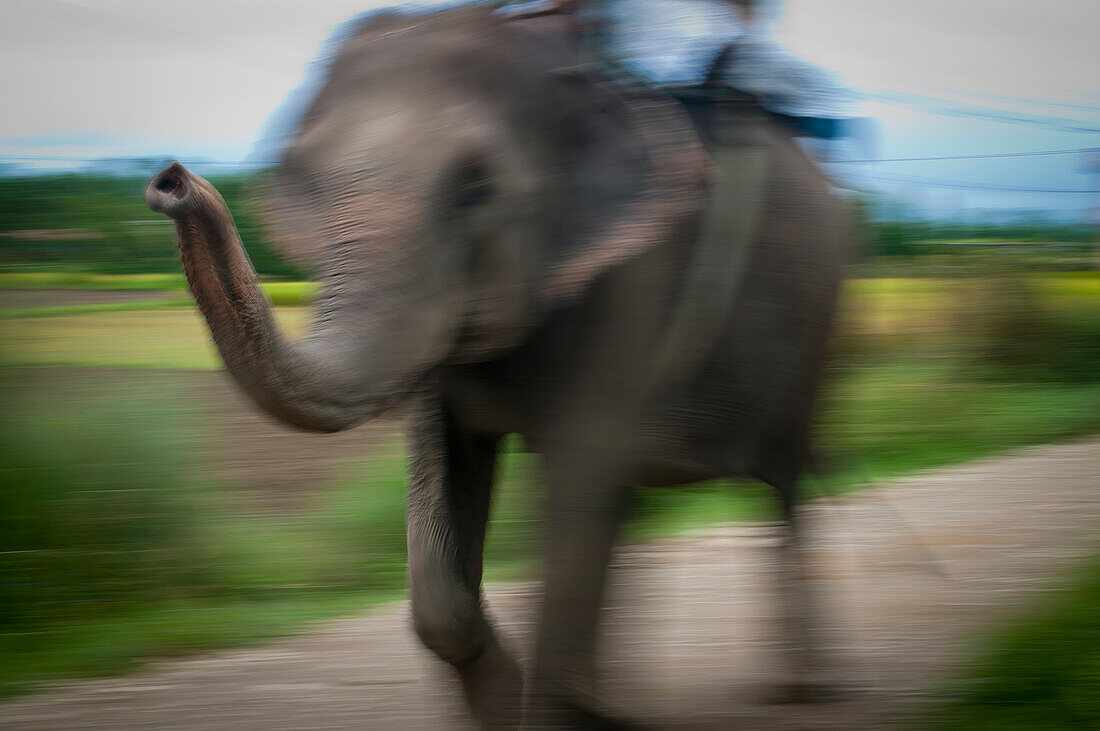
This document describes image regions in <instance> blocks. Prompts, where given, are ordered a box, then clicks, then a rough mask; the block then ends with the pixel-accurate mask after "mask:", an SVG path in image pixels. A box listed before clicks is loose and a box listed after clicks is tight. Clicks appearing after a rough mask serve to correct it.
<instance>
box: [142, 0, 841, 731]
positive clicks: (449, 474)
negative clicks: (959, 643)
mask: <svg viewBox="0 0 1100 731" xmlns="http://www.w3.org/2000/svg"><path fill="white" fill-rule="evenodd" d="M544 25H546V21H541V22H535V21H524V22H523V23H521V24H516V23H514V22H513V23H510V24H504V23H502V22H499V21H497V20H495V19H490V18H489V17H488V16H487V15H484V14H482V13H481V12H480V11H476V10H468V9H467V10H459V11H450V12H448V13H443V14H440V15H439V16H433V17H431V18H420V19H411V20H410V19H409V18H401V17H396V16H384V17H381V18H377V19H375V20H373V21H371V22H369V23H367V24H366V25H365V26H364V27H363V28H362V29H360V31H359V33H358V34H357V35H356V36H355V37H354V38H353V39H352V40H351V41H349V42H348V44H347V45H346V46H345V47H344V49H343V50H342V51H341V53H340V55H339V57H338V59H337V60H336V62H335V64H334V66H333V69H332V72H331V76H330V79H329V81H328V82H327V85H326V86H325V88H324V89H323V90H322V91H321V93H320V95H319V97H318V99H317V101H316V103H315V104H314V106H313V108H312V109H311V111H310V112H309V113H308V115H307V116H306V118H305V120H304V121H303V123H302V126H301V128H300V130H299V131H298V133H297V136H296V138H295V140H294V142H293V144H292V146H291V148H290V150H289V152H288V154H287V159H286V163H285V165H284V166H283V168H282V169H281V171H280V174H279V182H278V184H277V186H276V188H275V190H274V192H273V194H272V199H271V201H270V206H269V208H270V210H271V211H272V212H273V217H274V226H275V230H276V233H277V234H278V235H279V237H280V241H281V243H282V244H283V246H284V247H285V248H286V249H287V250H289V251H292V252H294V253H296V254H298V255H300V256H302V257H304V258H307V259H309V260H311V261H314V262H316V263H317V265H318V267H319V269H320V274H321V275H322V277H323V283H324V286H323V290H322V294H321V296H320V300H319V302H318V305H317V314H316V319H315V322H314V324H313V328H312V331H311V333H310V334H309V335H308V337H306V338H305V339H304V340H302V341H298V342H291V341H288V340H287V339H285V338H284V337H283V336H282V335H281V334H280V332H279V330H278V328H277V327H276V325H275V322H274V320H273V317H272V314H271V308H270V306H269V304H268V302H267V300H266V298H265V296H264V295H263V293H262V291H261V289H260V287H259V282H258V280H257V277H256V275H255V272H254V270H253V268H252V266H251V264H250V263H249V260H248V257H247V255H246V253H245V251H244V248H243V247H242V245H241V242H240V239H239V238H238V235H237V232H236V228H235V226H234V224H233V220H232V217H231V215H230V212H229V210H228V209H227V208H226V206H225V203H224V201H223V200H222V199H221V197H220V196H219V195H218V193H217V191H216V190H215V189H214V188H213V187H212V186H211V185H210V184H209V183H207V182H206V181H205V180H203V179H201V178H199V177H196V176H194V175H191V174H190V173H188V172H187V171H186V170H184V169H183V168H182V167H181V166H179V165H178V164H177V165H174V166H173V167H171V168H169V169H167V170H165V171H164V172H162V173H161V174H160V175H159V176H157V178H156V179H154V180H153V181H152V182H151V183H150V186H149V189H148V191H147V194H146V195H147V200H148V203H149V205H150V206H151V207H152V208H153V209H155V210H158V211H162V212H164V213H166V214H167V215H169V216H170V217H172V218H173V219H174V220H175V222H176V227H177V232H178V235H179V248H180V255H181V258H182V261H183V265H184V268H185V270H186V273H187V276H188V279H189V281H190V284H191V289H192V292H193V294H194V296H195V299H196V300H197V302H198V304H199V307H200V309H201V311H202V313H203V315H204V316H205V318H206V320H207V322H208V323H209V326H210V329H211V332H212V334H213V337H214V340H215V342H216V344H217V346H218V349H219V351H220V352H221V355H222V357H223V359H224V360H225V363H226V365H227V366H228V368H229V370H230V372H231V373H232V374H233V376H234V377H235V378H236V379H237V380H238V381H239V382H240V384H241V385H242V386H243V388H244V389H245V390H246V391H247V392H248V393H249V394H250V395H251V396H252V398H253V399H255V401H256V402H257V403H258V404H259V405H260V406H261V407H263V408H264V409H265V410H267V411H268V412H270V413H271V414H273V415H274V416H276V417H278V418H279V419H281V420H283V421H285V422H286V423H288V424H292V425H294V426H298V427H301V428H304V429H310V430H317V431H337V430H340V429H346V428H348V427H351V426H354V425H356V424H359V423H360V422H363V421H364V420H367V419H370V418H372V417H375V416H377V415H378V414H380V413H381V412H382V411H383V410H385V409H386V408H388V407H390V406H391V405H394V404H397V403H403V404H404V405H405V408H407V409H408V410H409V411H410V413H411V414H412V416H411V418H410V432H411V434H410V446H411V453H412V459H411V471H410V485H409V498H408V546H409V571H410V580H411V594H412V608H413V617H414V620H415V628H416V631H417V633H418V634H419V636H420V637H421V639H422V640H423V641H424V643H425V644H426V645H427V646H428V647H430V648H431V649H432V650H433V651H435V652H436V653H437V654H438V655H439V656H440V657H441V658H442V659H443V660H445V661H446V662H448V663H450V664H451V665H452V666H453V667H454V668H455V669H456V670H457V673H458V676H459V678H460V679H461V681H462V684H463V687H464V689H465V692H466V695H467V697H468V700H469V703H470V707H471V709H472V712H473V713H474V714H475V715H476V717H477V718H478V719H479V720H480V721H481V722H482V723H483V724H484V725H486V726H489V727H504V728H507V727H513V726H516V725H518V724H520V721H521V713H522V714H523V715H522V723H523V724H524V725H528V726H530V727H585V726H599V725H600V724H601V723H603V721H602V720H601V717H600V715H599V711H598V710H597V709H598V703H597V701H596V699H595V691H594V672H593V667H594V665H593V651H594V640H595V634H596V625H597V615H598V611H599V606H600V598H601V592H602V589H603V584H604V578H605V571H606V565H607V560H608V556H609V552H610V550H611V546H612V542H613V539H614V536H615V533H616V528H617V526H618V524H619V522H620V518H621V516H622V513H623V510H624V506H625V503H626V501H627V499H628V495H629V490H628V488H626V487H624V486H628V485H642V484H644V485H675V484H681V483H684V482H692V481H697V480H701V479H707V478H712V477H716V476H723V475H728V476H752V477H757V478H760V479H762V480H765V481H766V482H768V483H769V484H771V485H773V486H775V487H776V488H777V490H778V493H779V495H780V497H781V499H782V504H783V506H784V510H785V514H786V515H787V517H788V519H790V518H792V517H793V506H794V501H795V492H796V483H797V480H798V477H799V474H800V472H801V471H802V469H803V465H804V462H805V459H806V456H807V454H808V451H809V449H808V423H809V420H810V416H811V411H812V405H813V400H814V393H815V391H816V389H817V383H818V378H819V373H820V370H821V364H822V362H823V359H824V354H825V345H826V340H827V334H828V330H829V326H830V323H831V321H832V318H833V310H834V302H835V298H836V294H837V288H838V283H839V280H840V273H841V263H842V254H843V248H844V247H843V246H842V243H841V236H840V229H839V224H838V219H837V214H836V204H835V201H834V200H833V199H832V198H831V196H830V194H829V192H828V191H827V188H826V185H825V183H824V181H823V180H822V178H821V176H820V174H819V173H817V171H816V170H815V169H814V167H813V166H812V165H811V164H810V163H809V161H808V160H807V159H806V158H805V157H804V156H803V155H802V153H801V152H800V151H799V149H798V148H797V147H796V145H795V144H794V143H793V141H792V139H791V138H790V136H789V135H788V134H787V133H786V132H785V131H784V130H783V129H782V128H780V127H778V126H772V125H769V126H768V128H767V129H766V130H765V132H766V134H767V136H768V137H769V139H770V141H771V144H772V151H771V163H772V164H771V165H770V168H769V172H768V174H767V185H766V192H765V194H764V211H763V214H762V217H761V219H760V224H759V227H758V229H759V230H758V236H757V237H756V240H755V242H754V244H753V246H754V249H753V253H752V255H751V257H750V258H749V260H748V263H747V269H746V271H745V272H744V275H743V281H742V282H741V283H740V284H739V285H738V286H737V287H736V288H735V295H734V297H735V300H734V301H732V302H730V303H729V304H730V306H729V307H728V308H723V309H721V310H720V311H724V312H725V313H726V314H725V315H724V316H723V318H724V319H723V321H721V322H717V323H716V325H717V327H716V328H714V332H715V333H716V337H715V338H714V339H712V340H710V341H708V342H706V343H702V344H700V346H699V348H698V349H697V350H693V349H691V348H687V349H685V350H686V351H688V352H684V353H683V360H682V361H680V362H674V363H672V368H671V369H667V368H666V369H665V370H663V371H655V370H654V369H655V366H654V361H655V358H654V357H653V355H654V353H656V352H658V351H659V350H660V348H661V344H662V343H663V342H664V341H665V340H666V339H667V338H668V337H669V335H668V329H669V322H670V320H671V315H670V313H671V312H672V311H673V309H674V307H673V303H674V302H676V301H677V298H678V297H679V296H680V295H681V294H682V293H681V292H680V289H681V288H682V287H683V281H684V274H683V273H684V271H685V269H686V268H687V266H688V262H690V261H691V256H692V247H693V245H694V238H693V236H692V235H691V234H692V231H693V229H692V227H693V226H694V225H697V224H698V218H697V217H696V218H692V217H691V216H686V217H684V218H683V220H682V221H680V222H679V223H677V225H676V226H674V227H671V228H668V229H667V230H666V231H665V234H663V235H657V234H655V233H654V231H658V229H652V228H650V229H646V228H645V227H644V226H635V227H634V228H630V225H631V224H632V223H634V222H633V221H630V220H627V221H625V223H626V224H627V229H626V230H628V231H635V229H637V230H636V231H635V234H636V235H634V237H633V238H631V236H630V235H626V236H624V235H621V231H620V235H618V236H610V237H609V238H605V239H601V238H600V235H601V232H602V233H607V232H608V231H609V230H611V228H610V227H609V225H608V221H609V220H610V221H612V222H614V221H613V219H614V215H615V214H620V215H622V216H627V217H630V216H635V215H638V211H639V210H641V209H638V208H631V207H630V205H629V204H630V202H631V201H635V200H637V199H638V198H639V196H641V195H642V194H643V192H644V191H642V190H641V188H640V185H641V184H640V182H639V181H640V180H643V179H644V178H645V175H644V174H643V173H644V171H643V167H644V165H645V164H646V161H645V159H644V155H643V154H642V153H641V152H640V151H639V150H640V147H639V144H640V143H638V141H637V136H636V135H635V134H634V133H633V132H632V130H631V129H630V127H629V124H628V120H626V121H624V120H625V118H624V116H623V113H622V110H619V109H616V108H615V105H614V104H611V103H607V99H606V98H604V97H600V96H599V94H598V90H595V89H592V88H590V87H589V86H588V85H586V84H585V83H584V82H581V81H578V80H577V79H576V77H575V76H571V75H570V74H569V73H568V72H563V71H562V69H563V68H565V67H568V66H569V64H570V63H571V62H572V61H574V60H575V59H573V58H572V57H571V55H570V54H571V51H570V50H569V49H568V47H567V46H564V45H560V44H561V43H562V37H561V35H560V34H558V33H556V31H553V30H552V29H549V26H548V25H547V26H546V27H543V26H544ZM681 123H682V120H681ZM699 149H701V148H699ZM689 152H690V151H689ZM651 204H652V202H648V203H647V205H651ZM654 205H655V204H654ZM643 208H644V206H643ZM619 223H624V222H623V221H619ZM654 236H656V238H654ZM647 237H648V238H647ZM670 373H675V374H676V377H675V378H673V377H671V376H670V375H669V374H670ZM509 433H519V434H522V435H524V437H525V438H526V440H527V444H528V445H529V447H530V448H531V449H533V450H535V451H538V452H540V453H541V454H542V455H543V458H544V465H545V490H546V510H547V514H546V555H547V562H546V567H545V574H544V579H545V600H544V606H543V612H542V618H541V622H540V624H539V628H538V632H537V639H536V643H537V644H536V647H535V652H534V661H533V664H532V666H531V667H529V668H527V670H526V674H525V676H524V674H521V671H520V669H519V667H518V665H517V663H516V662H515V661H514V660H513V659H512V658H511V657H510V656H509V655H508V654H506V652H505V651H504V650H503V649H502V646H501V644H500V643H499V642H498V640H497V638H496V637H495V635H494V632H493V629H492V627H491V625H490V623H489V622H488V621H487V619H486V616H485V613H484V612H483V607H482V601H481V574H482V542H483V538H484V534H485V524H486V516H487V512H488V508H489V500H490V493H491V486H492V480H493V471H494V465H495V462H496V454H497V449H498V447H499V445H500V442H501V438H502V436H503V435H505V434H509ZM796 536H797V534H796V533H795V532H794V531H793V530H792V531H791V532H790V538H789V540H787V541H785V542H784V543H783V546H784V548H783V551H784V554H785V555H786V557H787V559H788V561H787V563H786V565H787V566H788V567H789V568H788V578H789V579H791V580H790V581H789V582H788V591H787V595H788V596H787V598H788V602H787V608H786V610H785V614H786V621H787V624H786V627H787V640H788V645H789V646H790V648H791V649H792V651H793V652H796V653H797V656H796V657H797V660H795V661H794V662H792V665H791V672H792V679H794V680H805V679H807V678H809V679H811V680H812V679H814V674H815V672H816V667H817V665H816V662H815V660H814V657H813V653H812V643H811V639H812V636H813V635H812V633H811V632H810V631H809V630H808V628H807V625H808V615H809V613H810V606H809V597H808V596H806V593H805V591H804V590H802V589H801V588H800V586H801V584H802V583H803V582H799V581H796V580H794V579H795V577H796V576H797V574H798V560H797V559H798V556H799V551H798V549H797V542H796ZM521 699H522V701H521Z"/></svg>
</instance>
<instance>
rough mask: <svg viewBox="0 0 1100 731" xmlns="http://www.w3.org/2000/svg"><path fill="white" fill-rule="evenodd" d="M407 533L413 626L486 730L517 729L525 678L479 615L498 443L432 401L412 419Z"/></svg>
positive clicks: (491, 436)
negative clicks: (454, 676) (451, 673)
mask: <svg viewBox="0 0 1100 731" xmlns="http://www.w3.org/2000/svg"><path fill="white" fill-rule="evenodd" d="M410 427H411V428H410V436H411V439H410V442H411V444H410V447H411V457H412V466H411V479H410V487H409V498H408V515H407V519H406V520H407V535H408V551H409V584H410V590H411V595H412V614H413V622H414V625H415V628H416V632H417V634H418V635H419V636H420V639H421V640H422V641H423V642H424V644H425V645H427V646H428V647H429V648H430V649H431V650H432V651H433V652H435V653H436V654H437V655H439V657H441V658H442V659H443V660H445V661H446V662H448V663H449V664H450V665H452V666H453V667H454V668H455V670H456V671H457V672H458V676H459V679H460V680H461V682H462V688H463V690H464V692H465V694H466V699H467V701H468V703H469V705H470V709H471V711H472V712H473V714H474V716H475V717H476V718H477V719H478V720H479V721H480V722H481V723H482V724H483V725H484V726H485V727H487V728H514V727H516V726H517V725H518V724H519V720H520V707H521V702H522V696H523V675H522V673H521V672H520V669H519V666H518V665H517V664H516V662H515V660H513V659H512V658H511V657H510V656H509V655H508V654H507V653H506V652H505V651H504V649H503V648H502V647H501V645H500V643H499V641H498V640H497V638H496V635H495V634H494V632H493V629H492V627H491V625H490V624H489V622H488V620H487V619H486V617H485V614H484V612H483V611H482V598H481V573H482V548H483V544H484V539H485V525H486V521H487V518H488V512H489V499H490V493H491V490H492V480H493V472H494V468H495V464H496V457H497V448H498V446H499V442H500V438H499V437H498V436H496V435H483V434H471V433H464V432H463V431H462V430H460V429H458V428H457V427H456V426H455V425H454V424H453V422H452V421H451V419H449V418H448V416H447V414H446V412H445V411H444V409H442V408H441V407H440V406H439V404H438V403H437V402H436V400H435V399H434V397H432V398H429V397H425V398H424V400H423V401H422V402H421V405H420V408H419V409H418V411H417V412H416V413H414V414H413V415H412V417H411V419H410Z"/></svg>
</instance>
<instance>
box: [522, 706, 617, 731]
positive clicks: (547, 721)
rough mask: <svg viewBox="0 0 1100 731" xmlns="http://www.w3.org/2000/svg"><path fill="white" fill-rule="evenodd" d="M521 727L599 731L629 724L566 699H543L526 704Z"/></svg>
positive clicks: (532, 730)
mask: <svg viewBox="0 0 1100 731" xmlns="http://www.w3.org/2000/svg"><path fill="white" fill-rule="evenodd" d="M522 728H523V729H525V730H530V731H534V729H538V730H539V731H549V730H550V729H554V731H560V730H561V729H585V730H592V731H595V730H597V729H598V730H599V731H628V730H629V729H632V728H634V726H632V725H631V724H629V723H627V722H625V721H622V720H619V719H616V718H613V717H611V716H609V715H607V714H605V713H601V712H599V711H595V710H592V709H590V708H584V707H581V706H578V705H575V704H572V703H569V702H567V701H563V702H559V703H553V702H547V699H543V701H542V702H540V703H538V704H533V705H530V706H528V708H527V710H526V712H525V713H524V719H523V726H522Z"/></svg>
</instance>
